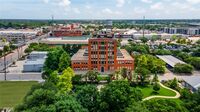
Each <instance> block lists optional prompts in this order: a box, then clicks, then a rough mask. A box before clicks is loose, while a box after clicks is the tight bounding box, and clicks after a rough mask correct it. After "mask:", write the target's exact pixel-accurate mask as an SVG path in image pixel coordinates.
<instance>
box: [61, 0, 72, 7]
mask: <svg viewBox="0 0 200 112" xmlns="http://www.w3.org/2000/svg"><path fill="white" fill-rule="evenodd" d="M58 4H59V5H60V6H63V7H68V6H69V5H70V4H71V1H70V0H60V1H59V3H58Z"/></svg>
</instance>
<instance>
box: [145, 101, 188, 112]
mask: <svg viewBox="0 0 200 112" xmlns="http://www.w3.org/2000/svg"><path fill="white" fill-rule="evenodd" d="M144 103H145V105H146V107H147V109H148V110H150V111H151V112H187V110H186V109H185V108H184V106H182V105H180V103H178V102H176V101H174V100H170V99H158V100H148V101H145V102H144Z"/></svg>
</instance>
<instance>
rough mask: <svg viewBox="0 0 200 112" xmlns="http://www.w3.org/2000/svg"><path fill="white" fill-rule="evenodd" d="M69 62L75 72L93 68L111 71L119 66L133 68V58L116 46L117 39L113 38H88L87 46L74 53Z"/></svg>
mask: <svg viewBox="0 0 200 112" xmlns="http://www.w3.org/2000/svg"><path fill="white" fill-rule="evenodd" d="M71 64H72V68H73V70H74V71H75V72H77V71H82V72H83V71H88V70H95V71H98V72H101V73H113V72H114V71H115V70H119V69H121V68H127V69H128V70H129V71H133V70H134V59H133V58H132V57H131V56H130V55H129V53H128V52H127V51H126V50H125V49H119V48H117V40H116V39H113V38H91V39H89V42H88V47H86V48H84V49H80V50H79V51H78V52H77V53H76V54H74V55H73V56H72V58H71Z"/></svg>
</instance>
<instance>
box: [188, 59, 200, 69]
mask: <svg viewBox="0 0 200 112" xmlns="http://www.w3.org/2000/svg"><path fill="white" fill-rule="evenodd" d="M186 62H188V63H190V64H191V65H192V66H194V67H195V68H196V69H197V70H200V57H189V58H187V59H186Z"/></svg>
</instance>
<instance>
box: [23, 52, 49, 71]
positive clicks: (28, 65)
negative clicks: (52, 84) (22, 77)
mask: <svg viewBox="0 0 200 112" xmlns="http://www.w3.org/2000/svg"><path fill="white" fill-rule="evenodd" d="M46 57H47V52H36V51H34V52H32V53H30V55H29V56H28V58H27V60H26V61H25V63H24V65H23V72H41V71H42V69H43V66H44V62H45V59H46Z"/></svg>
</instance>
